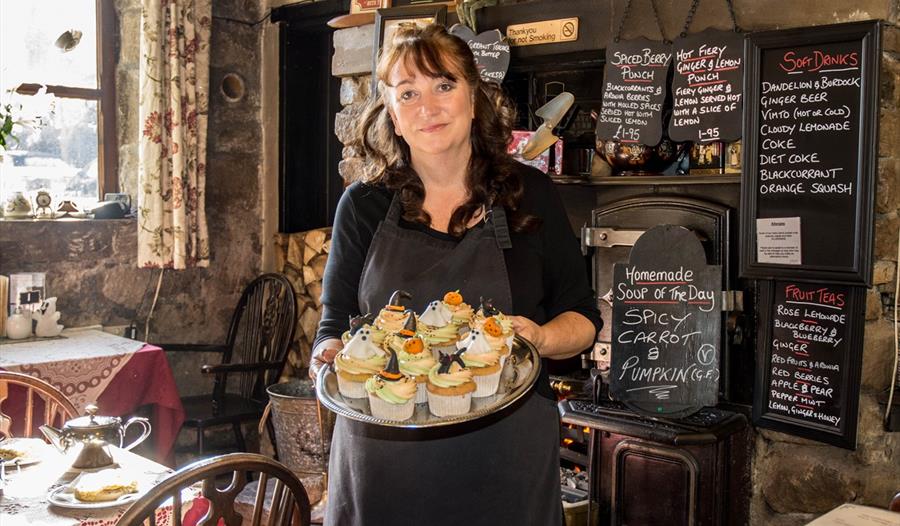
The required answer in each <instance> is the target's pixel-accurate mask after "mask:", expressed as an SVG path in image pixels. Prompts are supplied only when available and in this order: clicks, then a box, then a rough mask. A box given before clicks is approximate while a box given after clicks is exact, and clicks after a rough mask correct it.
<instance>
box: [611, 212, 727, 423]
mask: <svg viewBox="0 0 900 526" xmlns="http://www.w3.org/2000/svg"><path fill="white" fill-rule="evenodd" d="M612 293H613V319H612V359H611V365H610V374H609V379H610V393H611V394H612V395H613V397H614V398H615V399H617V400H619V401H621V402H623V403H625V404H626V405H627V406H629V407H630V408H632V409H634V410H636V411H638V412H641V413H645V414H648V415H653V416H664V417H671V418H678V417H684V416H688V415H690V414H692V413H695V412H696V411H699V410H700V409H701V408H703V407H704V406H713V405H716V403H717V402H718V386H719V345H720V341H721V335H720V332H719V331H720V329H721V323H722V306H721V301H722V267H721V266H719V265H707V264H706V255H705V254H704V252H703V246H702V245H701V244H700V241H699V240H698V239H697V236H696V235H695V234H694V233H693V232H691V231H690V230H688V229H686V228H684V227H680V226H672V225H660V226H656V227H653V228H651V229H650V230H648V231H647V232H645V233H644V234H643V235H641V237H640V238H638V240H637V242H636V243H635V245H634V248H632V250H631V255H630V258H629V261H628V263H617V264H615V266H614V268H613V290H612Z"/></svg>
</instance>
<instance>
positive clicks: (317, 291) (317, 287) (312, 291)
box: [306, 281, 322, 307]
mask: <svg viewBox="0 0 900 526" xmlns="http://www.w3.org/2000/svg"><path fill="white" fill-rule="evenodd" d="M306 293H307V294H309V296H310V297H311V298H312V299H313V301H314V302H315V304H316V307H320V306H321V305H322V282H321V281H316V282H313V283H310V284H308V285H306Z"/></svg>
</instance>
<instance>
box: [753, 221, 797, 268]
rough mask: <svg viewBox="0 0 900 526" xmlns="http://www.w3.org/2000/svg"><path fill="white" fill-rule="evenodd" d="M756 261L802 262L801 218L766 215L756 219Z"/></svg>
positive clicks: (784, 263)
mask: <svg viewBox="0 0 900 526" xmlns="http://www.w3.org/2000/svg"><path fill="white" fill-rule="evenodd" d="M756 261H757V262H758V263H775V264H779V265H799V264H800V218H799V217H764V218H760V219H757V220H756Z"/></svg>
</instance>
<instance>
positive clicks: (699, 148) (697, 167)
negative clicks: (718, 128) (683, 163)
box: [691, 141, 725, 175]
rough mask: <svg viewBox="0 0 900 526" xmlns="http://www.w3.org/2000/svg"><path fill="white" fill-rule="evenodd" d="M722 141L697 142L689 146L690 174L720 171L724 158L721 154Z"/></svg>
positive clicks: (706, 173)
mask: <svg viewBox="0 0 900 526" xmlns="http://www.w3.org/2000/svg"><path fill="white" fill-rule="evenodd" d="M722 149H723V148H722V142H721V141H713V142H706V143H702V142H698V143H694V146H693V147H692V148H691V174H692V175H717V174H720V173H722V171H723V169H724V167H725V165H724V162H725V159H724V157H723V156H722Z"/></svg>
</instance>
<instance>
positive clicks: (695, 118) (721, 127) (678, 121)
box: [669, 29, 744, 142]
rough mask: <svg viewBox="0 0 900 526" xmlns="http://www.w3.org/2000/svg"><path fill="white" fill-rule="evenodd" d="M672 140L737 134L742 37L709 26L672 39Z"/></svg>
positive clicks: (728, 137)
mask: <svg viewBox="0 0 900 526" xmlns="http://www.w3.org/2000/svg"><path fill="white" fill-rule="evenodd" d="M672 49H673V51H674V53H675V55H674V60H675V74H674V75H673V77H672V118H671V120H670V121H669V138H670V139H672V140H673V141H694V142H708V141H733V140H736V139H740V138H741V112H742V110H743V108H744V105H743V93H742V90H743V80H744V36H743V35H741V34H740V33H735V32H734V31H720V30H717V29H708V30H706V31H703V32H701V33H695V34H692V35H688V36H686V37H683V38H679V39H677V40H675V42H674V43H672Z"/></svg>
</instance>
